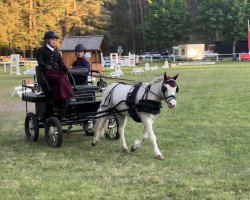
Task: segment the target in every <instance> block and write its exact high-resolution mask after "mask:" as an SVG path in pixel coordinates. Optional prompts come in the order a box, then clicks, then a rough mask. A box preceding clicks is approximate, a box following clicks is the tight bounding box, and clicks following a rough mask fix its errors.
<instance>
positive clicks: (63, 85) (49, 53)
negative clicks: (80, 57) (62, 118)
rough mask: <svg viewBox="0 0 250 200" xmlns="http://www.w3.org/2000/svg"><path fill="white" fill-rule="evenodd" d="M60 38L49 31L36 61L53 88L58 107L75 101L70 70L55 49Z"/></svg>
mask: <svg viewBox="0 0 250 200" xmlns="http://www.w3.org/2000/svg"><path fill="white" fill-rule="evenodd" d="M58 38H59V36H58V35H57V33H55V32H54V31H47V32H46V33H45V34H44V40H45V45H44V46H43V47H40V48H39V49H38V51H37V55H36V59H37V62H38V65H39V67H40V68H41V69H42V71H43V73H44V76H45V77H46V79H47V81H48V83H49V85H50V87H51V92H52V96H53V99H54V100H55V102H56V103H57V104H58V105H67V103H68V101H75V99H73V97H74V93H73V90H72V86H71V84H70V82H69V80H68V77H67V75H66V74H67V72H68V68H67V66H66V65H65V64H64V62H63V60H62V57H61V54H60V53H59V52H58V51H57V49H56V48H55V46H56V42H57V40H58Z"/></svg>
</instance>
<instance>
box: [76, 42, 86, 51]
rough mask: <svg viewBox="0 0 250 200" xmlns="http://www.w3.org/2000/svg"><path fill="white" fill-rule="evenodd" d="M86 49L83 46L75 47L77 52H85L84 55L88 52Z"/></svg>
mask: <svg viewBox="0 0 250 200" xmlns="http://www.w3.org/2000/svg"><path fill="white" fill-rule="evenodd" d="M86 50H87V49H86V47H85V46H84V45H83V44H77V45H76V46H75V51H84V53H85V52H86Z"/></svg>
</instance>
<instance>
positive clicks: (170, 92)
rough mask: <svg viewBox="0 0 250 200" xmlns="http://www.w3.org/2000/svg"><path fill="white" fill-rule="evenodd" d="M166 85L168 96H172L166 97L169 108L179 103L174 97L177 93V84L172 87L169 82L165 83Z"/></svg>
mask: <svg viewBox="0 0 250 200" xmlns="http://www.w3.org/2000/svg"><path fill="white" fill-rule="evenodd" d="M164 86H165V87H166V88H167V90H166V92H165V93H166V94H165V95H166V97H170V98H169V99H166V103H167V104H168V107H169V108H174V107H175V106H176V105H177V101H176V99H175V98H173V97H175V95H176V89H177V86H175V87H172V86H170V85H169V84H164Z"/></svg>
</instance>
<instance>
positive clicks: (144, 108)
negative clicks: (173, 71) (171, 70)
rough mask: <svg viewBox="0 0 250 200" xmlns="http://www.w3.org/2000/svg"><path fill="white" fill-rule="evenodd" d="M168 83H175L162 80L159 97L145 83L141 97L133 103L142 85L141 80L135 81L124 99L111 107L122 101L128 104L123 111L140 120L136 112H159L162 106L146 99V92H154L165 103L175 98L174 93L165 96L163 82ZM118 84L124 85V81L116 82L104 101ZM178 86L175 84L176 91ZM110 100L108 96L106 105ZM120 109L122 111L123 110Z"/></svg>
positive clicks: (137, 120) (172, 84) (104, 105)
mask: <svg viewBox="0 0 250 200" xmlns="http://www.w3.org/2000/svg"><path fill="white" fill-rule="evenodd" d="M166 83H167V84H170V85H171V86H176V83H175V81H174V80H172V79H171V80H167V81H164V82H163V84H162V93H163V97H164V98H162V97H160V96H159V95H157V94H155V93H154V92H153V91H150V88H151V84H149V85H147V87H146V88H145V92H144V94H143V96H142V98H141V99H140V100H139V103H137V104H136V103H135V100H136V95H137V93H138V91H139V89H140V87H143V86H142V82H138V83H136V84H135V85H133V87H132V88H131V89H130V90H132V89H133V90H132V91H131V92H129V93H128V94H127V98H126V100H123V101H121V102H119V103H118V104H117V105H116V106H115V107H114V108H112V110H113V109H116V107H117V106H118V105H120V104H121V103H122V102H125V103H126V105H127V106H128V109H126V110H123V111H128V113H129V115H130V116H131V118H132V119H133V120H134V121H136V122H141V119H140V117H139V116H138V114H137V112H146V113H150V114H154V115H156V114H159V113H160V112H161V111H160V109H161V108H162V104H161V103H160V102H158V101H154V100H150V99H148V93H149V92H150V93H152V94H154V95H155V96H157V97H158V98H159V99H160V100H165V101H166V102H167V103H168V102H169V101H170V100H171V99H175V96H174V95H170V96H167V97H166V95H165V92H166V90H167V89H166V87H164V84H166ZM119 84H124V85H126V83H123V82H120V83H118V84H117V85H115V86H114V87H113V88H112V90H111V91H110V92H109V94H108V95H107V97H106V99H105V101H104V102H106V101H107V100H108V97H111V95H112V93H113V91H114V89H115V88H116V87H117V86H118V85H119ZM178 90H179V88H178V86H177V89H176V92H178ZM110 100H111V98H109V102H108V105H109V104H110ZM108 105H106V104H105V103H104V104H103V105H102V107H108ZM123 111H122V112H123Z"/></svg>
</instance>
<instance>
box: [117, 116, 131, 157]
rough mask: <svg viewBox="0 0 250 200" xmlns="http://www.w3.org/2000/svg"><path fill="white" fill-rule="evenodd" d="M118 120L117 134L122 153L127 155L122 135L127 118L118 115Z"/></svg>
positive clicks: (127, 151)
mask: <svg viewBox="0 0 250 200" xmlns="http://www.w3.org/2000/svg"><path fill="white" fill-rule="evenodd" d="M118 120H119V128H118V133H119V135H120V143H121V147H122V151H124V152H126V153H129V150H128V147H127V144H126V140H125V135H124V131H125V126H126V123H127V116H124V115H119V116H118Z"/></svg>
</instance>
